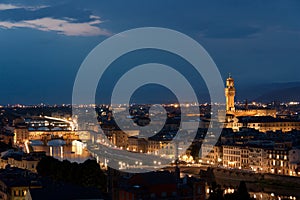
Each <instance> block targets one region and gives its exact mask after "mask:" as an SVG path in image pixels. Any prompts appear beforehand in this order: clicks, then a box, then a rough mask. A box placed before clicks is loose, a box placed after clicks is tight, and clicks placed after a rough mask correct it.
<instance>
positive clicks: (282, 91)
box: [237, 82, 300, 102]
mask: <svg viewBox="0 0 300 200" xmlns="http://www.w3.org/2000/svg"><path fill="white" fill-rule="evenodd" d="M237 99H239V100H244V99H248V100H250V101H259V102H271V101H282V102H289V101H300V82H289V83H273V84H262V85H256V86H255V87H248V88H245V89H242V88H241V89H238V90H237Z"/></svg>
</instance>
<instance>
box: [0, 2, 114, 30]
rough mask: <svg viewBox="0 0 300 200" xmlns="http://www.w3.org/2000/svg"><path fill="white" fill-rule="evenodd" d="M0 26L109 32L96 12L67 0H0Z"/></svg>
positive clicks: (7, 27) (4, 27)
mask: <svg viewBox="0 0 300 200" xmlns="http://www.w3.org/2000/svg"><path fill="white" fill-rule="evenodd" d="M0 11H1V12H0V29H1V28H2V29H16V28H31V29H36V30H40V31H47V32H49V31H53V32H56V33H58V34H63V35H67V36H98V35H103V36H109V35H111V33H110V32H109V31H108V30H106V29H104V28H100V27H99V25H100V24H101V23H103V21H102V20H101V19H100V17H99V16H97V15H94V14H93V13H92V12H91V11H89V10H86V9H83V8H82V7H77V6H70V4H59V5H52V6H45V5H20V4H0Z"/></svg>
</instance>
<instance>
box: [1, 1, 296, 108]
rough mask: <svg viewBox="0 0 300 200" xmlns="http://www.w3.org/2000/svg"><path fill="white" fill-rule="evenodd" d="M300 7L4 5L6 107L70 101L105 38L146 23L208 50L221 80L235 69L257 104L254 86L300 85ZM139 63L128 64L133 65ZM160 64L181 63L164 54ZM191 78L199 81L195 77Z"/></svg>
mask: <svg viewBox="0 0 300 200" xmlns="http://www.w3.org/2000/svg"><path fill="white" fill-rule="evenodd" d="M182 4H184V5H182ZM299 7H300V4H299V2H297V1H286V2H284V3H282V2H280V1H274V2H258V1H247V2H243V3H239V2H236V1H230V2H226V3H224V2H219V1H213V2H192V3H190V4H185V3H181V2H173V1H172V2H170V1H166V2H159V1H152V2H147V3H145V4H141V3H140V2H138V1H136V2H135V1H133V2H127V3H126V4H124V3H119V2H114V3H106V2H98V1H91V2H90V3H89V4H87V3H85V2H83V1H78V0H76V1H59V2H58V1H57V2H52V1H29V2H28V1H22V0H18V1H3V2H2V3H1V4H0V41H1V47H2V48H1V49H0V55H1V57H0V73H1V75H2V78H1V79H0V83H1V85H2V86H3V87H2V95H1V96H0V104H2V105H6V104H17V103H20V104H39V103H42V102H43V103H46V104H63V103H66V104H68V103H71V96H72V87H73V83H74V80H75V76H76V73H77V70H78V69H79V67H80V64H81V63H82V62H83V60H84V58H85V57H86V56H87V54H88V53H89V52H90V51H91V50H92V49H93V48H94V47H95V46H96V45H97V44H99V43H100V42H102V41H103V40H105V39H106V38H108V37H110V36H112V35H114V34H116V33H119V32H121V31H124V30H127V29H131V28H137V27H143V26H156V27H166V28H171V29H174V30H177V31H180V32H183V33H184V34H187V35H188V36H190V37H191V38H193V39H195V40H196V41H197V42H199V43H200V44H201V45H203V47H204V48H205V49H206V50H207V51H208V53H209V54H210V55H211V57H212V58H213V59H214V61H215V63H216V64H217V66H218V68H219V70H220V72H221V75H222V77H223V79H224V80H225V79H226V78H227V75H228V73H229V72H231V73H232V74H233V76H234V77H235V80H236V82H237V83H238V84H237V85H238V86H237V87H239V88H237V89H238V90H239V91H240V93H238V94H237V97H238V99H239V100H244V99H247V98H249V99H250V100H255V98H254V97H255V94H254V93H255V92H258V91H256V90H254V89H251V87H252V88H254V87H257V86H260V88H262V87H263V86H265V88H264V90H265V93H268V92H272V91H273V90H274V89H277V87H279V86H278V85H285V84H287V85H292V86H286V87H283V86H281V88H287V87H289V88H294V87H297V88H299V85H300V84H299V82H300V79H299V78H298V75H297V72H298V71H299V69H298V63H299V61H300V60H299V56H297V52H299V50H300V49H299V48H300V45H299V44H300V38H299V30H300V29H299V28H300V27H299V24H298V23H297V20H296V19H298V17H299V13H298V12H297V10H298V9H297V8H299ZM204 8H205V9H204ZM281 13H282V14H281ZM285 13H288V15H285ZM29 47H30V50H28V49H29ZM155 55H156V54H155V52H154V53H151V54H150V56H149V55H148V57H151V56H155ZM141 57H143V55H139V57H137V59H138V60H139V59H140V60H143V58H141ZM133 58H134V57H131V58H130V57H129V58H128V59H127V60H124V63H125V65H128V66H129V65H132V64H134V63H135V61H133ZM159 60H160V61H161V62H165V63H166V64H169V65H170V66H173V65H176V64H177V63H174V61H170V59H169V58H166V57H164V56H161V58H159ZM182 65H183V63H182ZM188 75H189V74H188ZM190 78H191V79H192V81H195V82H196V81H197V80H198V78H197V77H196V78H194V77H193V76H192V74H191V73H190ZM272 83H277V84H276V85H275V86H272V87H271V84H272ZM199 85H200V86H199V88H198V89H199V90H203V88H204V90H205V86H203V83H202V85H201V83H200V84H199ZM248 88H250V89H249V90H248V92H244V90H247V89H248ZM268 88H269V90H268ZM243 92H244V93H243ZM245 94H247V95H249V96H246V95H245ZM251 95H252V96H251ZM259 95H260V96H261V95H264V92H263V91H262V92H261V93H260V94H259ZM295 100H296V99H295Z"/></svg>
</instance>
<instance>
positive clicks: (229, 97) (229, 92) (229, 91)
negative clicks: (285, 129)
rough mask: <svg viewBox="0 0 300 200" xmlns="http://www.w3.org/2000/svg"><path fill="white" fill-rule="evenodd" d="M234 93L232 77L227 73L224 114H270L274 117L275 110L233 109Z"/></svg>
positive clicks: (236, 115)
mask: <svg viewBox="0 0 300 200" xmlns="http://www.w3.org/2000/svg"><path fill="white" fill-rule="evenodd" d="M235 94H236V89H235V85H234V79H233V78H232V77H231V75H229V77H228V78H227V80H226V87H225V97H226V114H229V115H232V116H234V117H238V116H272V117H276V110H270V109H255V110H249V109H246V110H237V109H235V100H234V98H235Z"/></svg>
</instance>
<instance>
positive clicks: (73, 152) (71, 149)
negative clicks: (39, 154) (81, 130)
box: [32, 144, 91, 163]
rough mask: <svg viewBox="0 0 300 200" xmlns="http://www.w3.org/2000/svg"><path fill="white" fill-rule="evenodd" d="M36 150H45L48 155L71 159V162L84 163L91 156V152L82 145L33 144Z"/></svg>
mask: <svg viewBox="0 0 300 200" xmlns="http://www.w3.org/2000/svg"><path fill="white" fill-rule="evenodd" d="M32 147H33V150H34V151H45V152H46V155H48V156H52V157H54V158H56V159H59V160H69V161H71V162H78V163H83V162H84V161H86V160H87V159H89V158H91V156H90V154H89V152H88V151H87V150H86V149H83V148H82V146H80V145H76V144H75V145H63V146H61V145H56V146H45V145H34V146H32Z"/></svg>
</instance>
